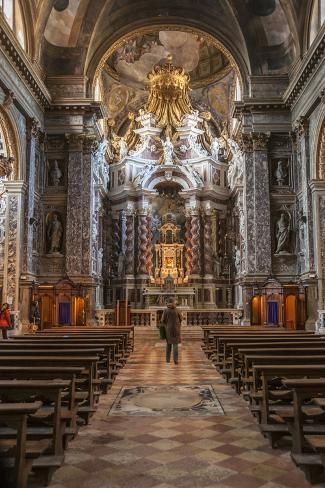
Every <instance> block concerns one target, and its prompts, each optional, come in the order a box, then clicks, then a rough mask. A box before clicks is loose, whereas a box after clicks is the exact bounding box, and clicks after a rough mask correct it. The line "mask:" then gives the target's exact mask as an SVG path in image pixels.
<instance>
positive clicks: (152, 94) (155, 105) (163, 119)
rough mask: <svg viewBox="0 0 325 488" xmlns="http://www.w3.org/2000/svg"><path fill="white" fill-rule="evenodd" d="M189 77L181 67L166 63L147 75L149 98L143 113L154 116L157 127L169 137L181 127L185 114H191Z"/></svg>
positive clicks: (168, 61) (157, 66)
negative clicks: (163, 130)
mask: <svg viewBox="0 0 325 488" xmlns="http://www.w3.org/2000/svg"><path fill="white" fill-rule="evenodd" d="M189 83H190V76H189V74H188V73H186V72H185V70H184V69H183V68H181V67H177V66H174V65H173V64H172V56H171V55H168V56H167V62H166V63H165V64H162V65H159V64H158V65H156V66H155V67H154V68H153V70H152V71H151V72H150V73H149V74H148V88H149V97H148V102H147V104H146V106H145V111H146V112H150V113H152V114H154V115H155V118H156V121H157V126H158V127H161V128H163V129H165V130H166V133H168V134H169V135H170V133H171V132H173V130H174V129H176V128H177V127H179V126H180V125H181V121H182V118H183V116H184V115H185V114H188V113H191V112H193V107H192V104H191V101H190V99H189Z"/></svg>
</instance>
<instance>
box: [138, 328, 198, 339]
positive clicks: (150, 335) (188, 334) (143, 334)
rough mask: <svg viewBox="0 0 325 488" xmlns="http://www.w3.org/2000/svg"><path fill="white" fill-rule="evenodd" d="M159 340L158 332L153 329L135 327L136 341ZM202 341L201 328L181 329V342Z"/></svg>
mask: <svg viewBox="0 0 325 488" xmlns="http://www.w3.org/2000/svg"><path fill="white" fill-rule="evenodd" d="M158 338H159V331H158V329H156V328H155V327H143V326H136V327H135V339H136V340H157V339H158ZM202 339H203V331H202V329H201V327H197V326H189V327H182V340H191V341H194V340H195V341H201V340H202Z"/></svg>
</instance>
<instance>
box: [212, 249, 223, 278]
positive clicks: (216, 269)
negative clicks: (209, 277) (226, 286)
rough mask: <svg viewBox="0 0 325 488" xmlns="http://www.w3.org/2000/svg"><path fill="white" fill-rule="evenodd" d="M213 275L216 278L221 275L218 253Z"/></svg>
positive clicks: (215, 256) (215, 258)
mask: <svg viewBox="0 0 325 488" xmlns="http://www.w3.org/2000/svg"><path fill="white" fill-rule="evenodd" d="M213 274H214V275H215V276H220V275H221V260H220V257H219V256H218V254H217V253H215V254H214V256H213Z"/></svg>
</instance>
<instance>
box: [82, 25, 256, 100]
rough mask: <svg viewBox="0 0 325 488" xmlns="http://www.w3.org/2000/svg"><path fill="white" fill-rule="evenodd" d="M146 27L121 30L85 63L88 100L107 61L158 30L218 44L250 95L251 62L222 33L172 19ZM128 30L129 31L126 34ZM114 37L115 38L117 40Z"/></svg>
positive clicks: (241, 85) (108, 39)
mask: <svg viewBox="0 0 325 488" xmlns="http://www.w3.org/2000/svg"><path fill="white" fill-rule="evenodd" d="M143 24H144V25H143V26H141V27H139V26H135V25H134V26H133V25H132V24H131V23H130V24H128V25H126V26H124V27H123V28H122V29H121V31H122V32H121V33H120V34H119V32H115V33H114V34H113V35H112V37H109V38H107V39H106V40H105V41H104V42H103V43H102V44H101V45H100V46H99V47H98V48H97V50H96V51H95V53H94V55H93V56H92V58H91V59H90V60H88V61H86V63H85V71H84V74H85V76H87V79H88V96H91V95H92V94H93V92H94V86H95V84H96V80H97V78H98V76H99V75H100V73H101V71H102V69H103V68H104V66H105V63H106V61H107V59H108V58H109V57H110V56H111V55H112V53H113V52H114V51H115V50H116V49H117V48H118V47H120V46H121V45H122V44H123V43H124V42H126V41H128V40H131V39H132V38H133V37H134V36H135V35H141V34H145V33H148V32H151V31H152V30H153V29H155V30H179V31H182V32H191V33H193V32H195V33H197V34H200V35H204V36H205V37H206V38H207V39H208V40H209V41H210V42H211V43H212V44H214V45H215V46H216V47H217V48H218V49H219V50H220V51H221V52H222V53H223V54H224V55H225V56H226V57H227V58H228V59H229V62H230V64H231V66H232V67H233V68H234V70H235V72H236V74H237V76H238V78H239V80H240V87H241V92H242V93H248V75H249V73H250V67H249V65H248V62H247V60H245V59H244V58H243V56H242V53H240V52H239V50H238V49H237V48H236V46H235V45H234V44H231V43H230V42H228V40H227V39H226V38H225V36H221V35H220V33H219V35H217V33H215V32H212V31H211V29H209V26H206V30H203V29H202V28H201V27H198V26H197V25H195V22H194V20H189V19H185V18H184V23H182V24H180V23H179V19H178V21H177V22H175V19H173V18H172V17H168V18H166V23H163V21H159V22H158V23H157V19H156V18H155V19H152V18H149V19H148V18H146V19H144V20H143ZM126 29H127V31H126ZM113 36H114V38H113Z"/></svg>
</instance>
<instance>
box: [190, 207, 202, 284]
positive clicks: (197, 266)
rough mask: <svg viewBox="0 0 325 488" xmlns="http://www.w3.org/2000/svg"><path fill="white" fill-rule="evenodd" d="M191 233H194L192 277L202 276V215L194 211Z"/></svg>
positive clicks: (192, 240)
mask: <svg viewBox="0 0 325 488" xmlns="http://www.w3.org/2000/svg"><path fill="white" fill-rule="evenodd" d="M191 233H192V239H191V242H192V275H200V274H201V259H200V258H201V256H200V243H201V242H200V240H201V239H200V233H201V225H200V215H199V212H198V211H196V210H194V211H192V217H191Z"/></svg>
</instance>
